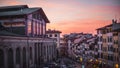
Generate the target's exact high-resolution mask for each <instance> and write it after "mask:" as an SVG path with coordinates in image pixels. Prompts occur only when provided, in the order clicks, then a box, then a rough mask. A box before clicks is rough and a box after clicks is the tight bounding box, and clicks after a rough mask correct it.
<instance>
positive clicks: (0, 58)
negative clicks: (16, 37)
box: [0, 49, 4, 68]
mask: <svg viewBox="0 0 120 68" xmlns="http://www.w3.org/2000/svg"><path fill="white" fill-rule="evenodd" d="M0 68H4V52H3V50H1V49H0Z"/></svg>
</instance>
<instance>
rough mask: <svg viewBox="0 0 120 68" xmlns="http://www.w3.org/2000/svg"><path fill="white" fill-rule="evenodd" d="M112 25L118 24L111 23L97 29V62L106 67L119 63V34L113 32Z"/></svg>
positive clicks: (115, 22)
mask: <svg viewBox="0 0 120 68" xmlns="http://www.w3.org/2000/svg"><path fill="white" fill-rule="evenodd" d="M113 24H120V23H118V22H117V21H114V20H113V21H112V24H110V25H106V26H104V27H101V28H98V29H97V33H98V47H99V50H98V52H99V60H100V61H102V62H103V63H104V64H105V65H106V66H110V67H115V68H116V65H118V63H119V49H118V47H119V44H118V42H119V35H118V34H119V32H118V31H114V29H113Z"/></svg>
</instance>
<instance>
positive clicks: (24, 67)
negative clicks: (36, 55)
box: [23, 47, 27, 68]
mask: <svg viewBox="0 0 120 68" xmlns="http://www.w3.org/2000/svg"><path fill="white" fill-rule="evenodd" d="M23 68H27V63H26V48H25V47H24V48H23Z"/></svg>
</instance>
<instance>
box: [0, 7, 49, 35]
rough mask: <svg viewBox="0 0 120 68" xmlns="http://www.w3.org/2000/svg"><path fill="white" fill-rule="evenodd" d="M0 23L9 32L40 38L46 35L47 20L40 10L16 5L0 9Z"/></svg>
mask: <svg viewBox="0 0 120 68" xmlns="http://www.w3.org/2000/svg"><path fill="white" fill-rule="evenodd" d="M0 23H1V24H2V25H3V26H4V27H5V28H6V30H7V31H9V32H12V33H15V34H21V35H25V36H32V37H35V36H36V37H41V36H45V34H46V23H49V20H48V18H47V17H46V15H45V13H44V11H43V9H42V8H29V7H28V6H27V5H16V6H5V7H0Z"/></svg>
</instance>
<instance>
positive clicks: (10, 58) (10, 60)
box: [8, 48, 14, 68]
mask: <svg viewBox="0 0 120 68" xmlns="http://www.w3.org/2000/svg"><path fill="white" fill-rule="evenodd" d="M8 68H14V64H13V50H12V48H10V49H9V50H8Z"/></svg>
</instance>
